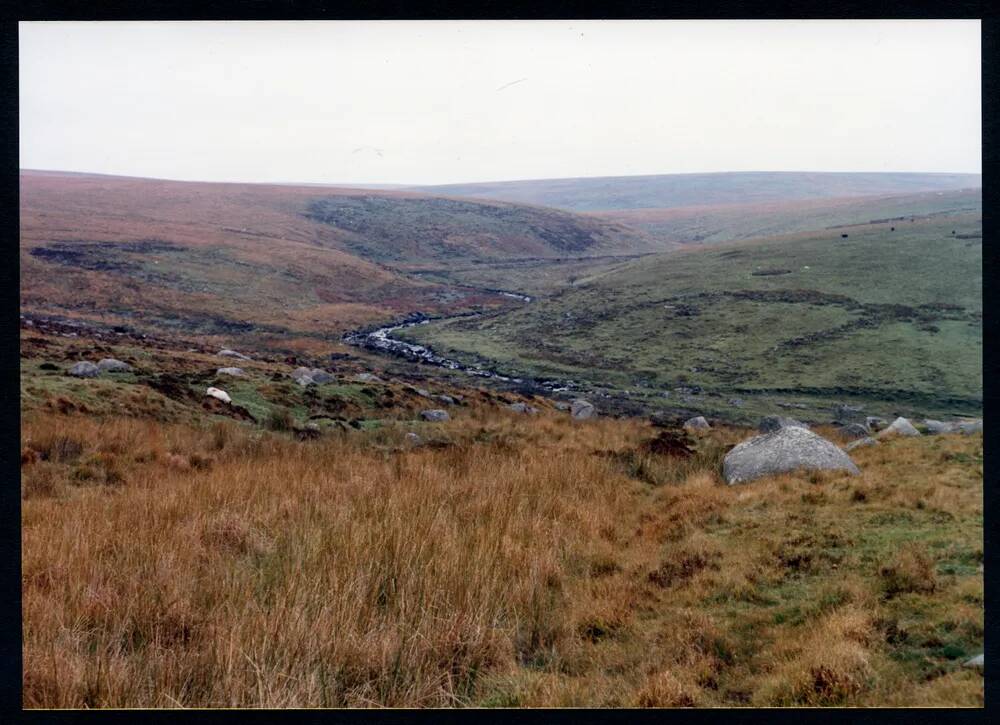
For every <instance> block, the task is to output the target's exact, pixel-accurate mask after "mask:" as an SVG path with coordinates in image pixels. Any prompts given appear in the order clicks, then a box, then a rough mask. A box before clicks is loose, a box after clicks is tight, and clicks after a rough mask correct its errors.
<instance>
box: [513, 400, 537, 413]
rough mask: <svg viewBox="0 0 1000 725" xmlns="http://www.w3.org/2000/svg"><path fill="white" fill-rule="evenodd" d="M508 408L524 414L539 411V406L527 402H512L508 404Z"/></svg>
mask: <svg viewBox="0 0 1000 725" xmlns="http://www.w3.org/2000/svg"><path fill="white" fill-rule="evenodd" d="M507 409H508V410H510V411H512V412H514V413H521V414H522V415H534V414H535V413H537V412H538V409H537V408H535V407H534V406H533V405H528V404H527V403H511V404H510V405H508V406H507Z"/></svg>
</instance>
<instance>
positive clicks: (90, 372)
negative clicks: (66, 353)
mask: <svg viewBox="0 0 1000 725" xmlns="http://www.w3.org/2000/svg"><path fill="white" fill-rule="evenodd" d="M66 372H67V373H68V374H69V375H72V376H73V377H76V378H96V377H97V376H98V375H100V374H101V369H100V368H99V367H97V366H96V365H94V363H92V362H86V361H83V362H78V363H76V364H75V365H74V366H73V367H71V368H70V369H69V370H67V371H66Z"/></svg>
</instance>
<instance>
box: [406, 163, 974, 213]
mask: <svg viewBox="0 0 1000 725" xmlns="http://www.w3.org/2000/svg"><path fill="white" fill-rule="evenodd" d="M982 185H983V182H982V175H981V174H916V173H899V174H897V173H811V172H737V173H715V174H664V175H657V176H608V177H598V178H577V179H535V180H529V181H500V182H493V183H474V184H446V185H439V186H424V187H409V188H410V189H411V190H414V191H421V192H424V193H433V194H445V195H449V196H467V197H477V198H485V199H501V200H504V201H512V202H520V203H524V204H540V205H542V206H551V207H556V208H559V209H568V210H571V211H608V210H619V209H669V208H673V207H690V206H696V205H699V206H714V205H717V204H755V203H765V202H778V201H796V200H802V199H824V198H838V197H848V196H886V195H890V194H915V193H920V192H925V191H949V190H950V191H953V190H957V189H968V188H981V187H982Z"/></svg>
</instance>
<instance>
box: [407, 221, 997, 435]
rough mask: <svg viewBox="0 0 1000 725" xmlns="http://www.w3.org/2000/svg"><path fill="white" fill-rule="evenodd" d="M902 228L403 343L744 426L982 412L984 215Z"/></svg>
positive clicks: (720, 257) (658, 265)
mask: <svg viewBox="0 0 1000 725" xmlns="http://www.w3.org/2000/svg"><path fill="white" fill-rule="evenodd" d="M897 224H898V225H897V226H896V227H895V231H891V226H892V225H890V224H889V223H877V224H867V225H860V226H854V227H845V228H840V229H836V230H832V231H824V232H810V233H805V234H800V235H792V236H789V237H784V238H776V239H770V240H768V239H765V240H756V241H751V242H742V243H737V244H730V245H724V246H723V245H720V246H717V247H712V248H709V249H704V250H700V249H694V250H691V251H684V252H678V253H672V254H664V255H657V256H655V257H647V258H644V259H643V260H642V261H641V262H634V263H632V264H629V265H626V266H624V267H622V268H619V269H618V270H617V271H614V272H611V273H608V274H605V275H598V276H595V277H593V278H591V279H589V280H584V281H581V282H580V283H579V284H578V285H576V286H574V287H571V288H569V289H566V290H564V291H562V292H561V293H559V294H556V295H553V296H552V297H549V298H545V299H540V300H538V301H537V302H535V303H533V304H530V305H527V306H524V307H521V308H519V309H516V310H513V311H510V312H509V313H505V314H495V315H485V316H482V317H476V318H468V319H460V320H450V321H445V322H441V323H436V324H433V323H432V324H429V325H421V326H419V327H418V328H412V329H409V330H405V331H404V332H403V333H402V336H404V337H406V338H407V339H414V340H417V341H419V342H421V343H424V344H430V345H431V346H432V347H433V348H434V349H435V350H436V351H438V352H439V353H442V354H446V355H448V356H450V357H452V358H456V359H459V360H472V361H479V362H481V363H483V364H485V365H493V366H495V367H496V368H497V369H499V370H506V371H510V372H509V373H508V374H523V375H533V376H538V377H549V378H555V379H557V380H571V381H576V382H578V383H579V382H581V381H582V382H583V383H584V384H585V385H584V389H586V387H587V386H588V385H589V386H596V387H597V389H599V390H604V391H605V392H607V393H609V394H616V395H627V397H630V398H632V399H634V400H639V401H641V402H642V403H643V405H644V406H645V407H647V408H653V409H656V408H680V409H686V410H688V411H691V412H703V413H706V414H710V415H717V416H721V417H725V418H728V419H746V420H752V419H753V417H754V416H755V415H759V414H760V413H762V412H768V413H774V412H780V411H779V406H782V405H785V406H787V405H792V406H795V407H799V408H802V409H803V412H801V413H797V414H800V415H803V416H813V417H815V418H816V419H824V418H825V417H826V416H828V415H829V408H830V406H831V405H832V402H833V401H853V402H855V403H856V404H860V405H864V406H868V407H869V409H870V410H878V411H879V412H880V414H888V413H892V412H895V411H906V412H908V413H910V414H914V413H918V412H925V413H927V414H930V413H932V412H933V413H936V414H945V413H948V412H952V411H967V412H972V411H977V410H979V409H980V408H981V405H982V384H983V377H982V300H981V293H982V219H981V215H980V214H977V213H972V212H957V213H954V214H948V215H936V216H929V217H924V218H916V219H915V221H909V220H907V221H906V222H899V223H897ZM953 232H954V233H953ZM842 235H847V237H846V238H843V237H842ZM699 391H700V393H699Z"/></svg>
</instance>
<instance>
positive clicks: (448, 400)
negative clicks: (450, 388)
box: [434, 395, 455, 405]
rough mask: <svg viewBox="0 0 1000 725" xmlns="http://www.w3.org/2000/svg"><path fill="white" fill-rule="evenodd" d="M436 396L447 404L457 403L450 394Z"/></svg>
mask: <svg viewBox="0 0 1000 725" xmlns="http://www.w3.org/2000/svg"><path fill="white" fill-rule="evenodd" d="M434 397H435V399H437V400H440V401H441V402H442V403H444V404H445V405H455V399H454V398H453V397H451V396H450V395H435V396H434Z"/></svg>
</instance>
